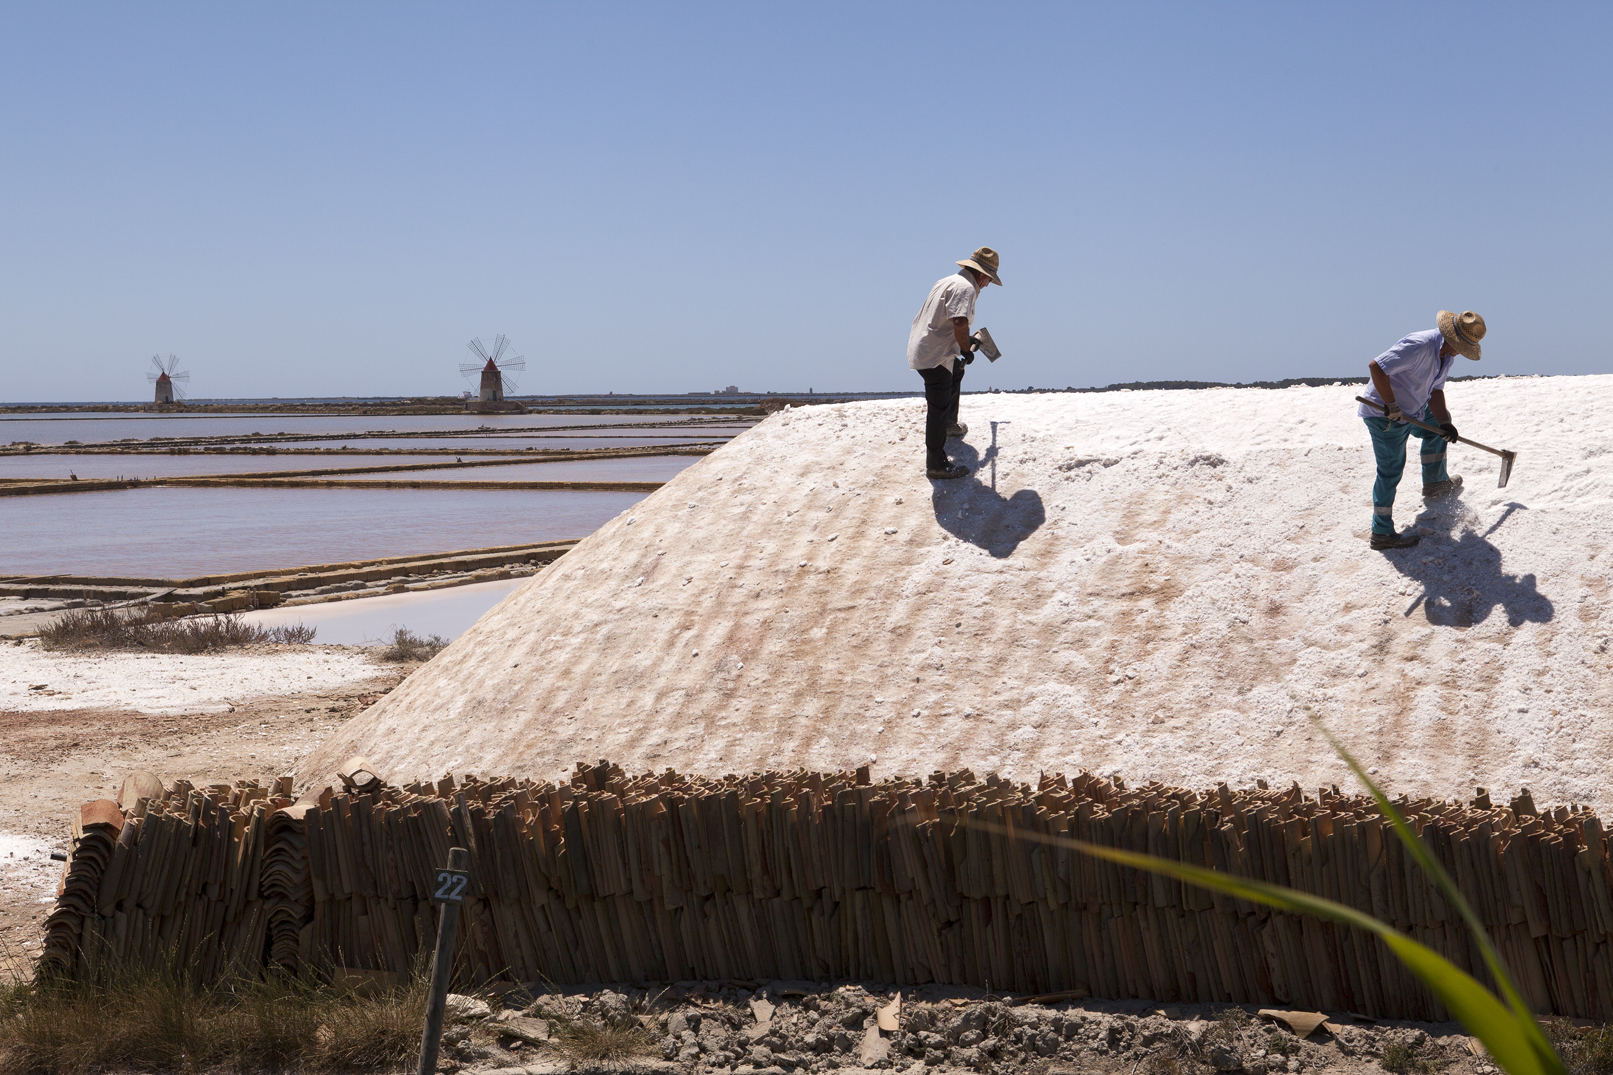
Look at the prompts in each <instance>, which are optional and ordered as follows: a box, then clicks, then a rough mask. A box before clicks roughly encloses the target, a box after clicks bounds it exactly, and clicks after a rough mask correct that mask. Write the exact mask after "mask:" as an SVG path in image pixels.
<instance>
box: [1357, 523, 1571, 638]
mask: <svg viewBox="0 0 1613 1075" xmlns="http://www.w3.org/2000/svg"><path fill="white" fill-rule="evenodd" d="M1519 510H1523V511H1528V510H1529V509H1528V508H1527V507H1526V506H1525V505H1523V504H1516V503H1513V504H1508V505H1507V510H1506V511H1504V512H1502V513H1501V518H1499V519H1497V520H1496V521H1495V523H1494V524H1493V525H1491V527H1490V528H1489V529H1488V530H1486V531H1484V533H1482V534H1481V533H1479V532H1478V531H1477V530H1475V529H1474V528H1473V527H1472V525H1471V524H1472V523H1473V522H1475V521H1476V519H1475V516H1474V515H1473V513H1472V512H1471V511H1470V510H1469V509H1468V508H1466V507H1465V506H1463V505H1462V503H1461V502H1460V501H1456V500H1452V501H1444V502H1441V501H1435V502H1432V503H1430V504H1428V505H1427V506H1426V507H1424V508H1423V510H1422V513H1421V514H1419V515H1418V516H1417V520H1416V527H1417V529H1418V530H1419V531H1422V532H1423V533H1425V534H1426V533H1429V532H1430V531H1431V532H1432V533H1433V536H1434V540H1433V542H1428V541H1425V542H1424V543H1423V544H1422V545H1421V546H1419V547H1418V548H1417V549H1415V550H1412V554H1411V555H1410V556H1393V555H1392V556H1389V557H1388V560H1389V562H1390V563H1392V564H1394V565H1395V569H1396V570H1397V571H1399V572H1400V573H1401V574H1402V575H1405V576H1406V577H1408V578H1410V579H1413V580H1415V581H1417V582H1419V583H1421V584H1422V587H1423V592H1422V593H1421V594H1420V595H1419V596H1418V597H1417V599H1416V600H1415V601H1413V602H1412V603H1411V605H1410V607H1408V608H1407V609H1406V611H1405V615H1407V616H1410V615H1411V614H1412V613H1414V612H1416V611H1417V608H1418V606H1419V605H1420V606H1421V607H1422V610H1423V615H1424V616H1425V617H1426V618H1427V620H1428V622H1429V623H1431V624H1433V625H1435V626H1436V627H1471V626H1473V625H1474V624H1477V623H1483V622H1484V621H1485V620H1487V619H1489V617H1490V613H1491V612H1493V611H1495V608H1496V606H1497V605H1499V606H1501V608H1503V609H1505V610H1506V614H1507V622H1508V623H1509V624H1511V625H1512V626H1513V627H1519V626H1522V625H1523V624H1525V623H1547V622H1549V621H1550V620H1551V618H1552V616H1553V615H1554V614H1555V612H1556V610H1555V609H1554V608H1553V606H1552V603H1551V599H1550V598H1548V597H1546V595H1545V594H1542V593H1541V592H1540V591H1539V590H1537V589H1536V588H1535V577H1534V576H1533V575H1509V574H1507V573H1506V572H1505V571H1503V570H1502V569H1501V550H1500V549H1497V548H1496V547H1495V546H1494V545H1492V544H1491V543H1490V540H1489V538H1490V535H1491V534H1493V533H1495V532H1496V531H1497V530H1499V529H1500V528H1501V526H1502V524H1504V523H1505V522H1506V521H1507V520H1508V519H1509V518H1511V517H1512V513H1513V512H1515V511H1519ZM1458 529H1460V533H1458V532H1457V530H1458ZM1435 560H1441V561H1443V564H1440V565H1436V564H1435V563H1434V561H1435Z"/></svg>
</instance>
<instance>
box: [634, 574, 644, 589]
mask: <svg viewBox="0 0 1613 1075" xmlns="http://www.w3.org/2000/svg"><path fill="white" fill-rule="evenodd" d="M633 585H634V586H643V585H644V576H643V575H640V576H639V577H638V581H637V582H635V583H633Z"/></svg>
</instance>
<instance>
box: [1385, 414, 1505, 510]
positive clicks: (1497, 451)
mask: <svg viewBox="0 0 1613 1075" xmlns="http://www.w3.org/2000/svg"><path fill="white" fill-rule="evenodd" d="M1355 401H1356V402H1357V403H1365V404H1366V405H1367V406H1368V407H1376V408H1378V410H1380V411H1382V412H1383V413H1385V414H1388V413H1389V408H1388V407H1386V406H1384V405H1383V404H1382V403H1374V402H1373V401H1372V400H1370V399H1367V398H1366V397H1364V396H1356V397H1355ZM1406 421H1408V422H1410V423H1411V424H1412V425H1414V426H1416V427H1418V428H1419V429H1426V430H1428V431H1429V432H1430V433H1438V434H1439V435H1440V436H1441V437H1443V436H1444V435H1445V431H1444V430H1443V429H1440V428H1439V427H1438V426H1431V425H1429V424H1428V423H1427V422H1419V421H1418V420H1417V419H1415V418H1407V419H1406ZM1456 440H1457V442H1458V443H1461V444H1471V445H1472V446H1473V447H1475V448H1478V449H1481V450H1482V451H1486V452H1489V453H1490V454H1491V455H1499V456H1500V457H1501V480H1500V481H1499V482H1497V483H1496V486H1495V487H1496V488H1497V489H1505V488H1506V487H1507V479H1509V478H1511V477H1512V464H1513V463H1515V462H1517V461H1518V453H1517V452H1509V451H1505V450H1503V449H1501V448H1492V447H1490V446H1489V445H1488V444H1480V443H1479V442H1478V441H1476V440H1469V439H1468V438H1466V437H1460V436H1459V437H1457V438H1456Z"/></svg>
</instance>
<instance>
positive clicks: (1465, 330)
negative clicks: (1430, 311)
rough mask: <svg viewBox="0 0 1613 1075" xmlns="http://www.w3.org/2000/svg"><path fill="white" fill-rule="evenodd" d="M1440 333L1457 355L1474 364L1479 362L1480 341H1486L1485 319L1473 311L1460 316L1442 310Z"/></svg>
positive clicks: (1440, 314)
mask: <svg viewBox="0 0 1613 1075" xmlns="http://www.w3.org/2000/svg"><path fill="white" fill-rule="evenodd" d="M1439 333H1440V335H1441V336H1444V337H1445V340H1446V342H1447V343H1449V344H1450V345H1451V349H1452V350H1454V351H1455V352H1456V353H1457V354H1459V355H1461V356H1462V357H1463V358H1471V359H1472V360H1473V361H1474V362H1477V361H1478V360H1479V341H1480V340H1482V339H1484V318H1482V317H1480V316H1479V315H1478V314H1476V313H1474V312H1473V311H1472V310H1466V311H1463V312H1462V313H1459V314H1453V313H1451V312H1450V311H1449V310H1441V311H1440V312H1439Z"/></svg>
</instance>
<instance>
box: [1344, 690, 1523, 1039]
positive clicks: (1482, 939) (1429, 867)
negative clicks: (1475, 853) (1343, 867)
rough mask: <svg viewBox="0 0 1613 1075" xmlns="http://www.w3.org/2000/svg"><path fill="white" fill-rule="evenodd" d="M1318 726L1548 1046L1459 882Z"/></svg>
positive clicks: (1518, 1013)
mask: <svg viewBox="0 0 1613 1075" xmlns="http://www.w3.org/2000/svg"><path fill="white" fill-rule="evenodd" d="M1315 723H1316V726H1317V728H1319V729H1320V730H1321V732H1322V734H1323V735H1325V736H1327V741H1328V743H1330V744H1331V745H1332V747H1333V750H1334V752H1335V753H1337V754H1338V756H1339V757H1340V758H1342V759H1343V760H1344V764H1346V765H1348V766H1349V767H1350V770H1351V771H1352V772H1354V773H1355V776H1356V779H1357V780H1359V781H1361V783H1362V785H1363V786H1365V787H1366V789H1367V790H1368V791H1369V792H1371V793H1372V797H1373V799H1374V800H1376V801H1377V804H1378V810H1379V811H1380V812H1382V814H1383V816H1384V817H1386V818H1388V819H1389V824H1390V825H1392V826H1393V827H1394V830H1395V835H1397V836H1399V837H1400V842H1401V843H1402V844H1404V845H1405V846H1406V850H1407V851H1408V852H1410V853H1411V857H1412V858H1413V859H1414V860H1415V861H1416V863H1417V865H1418V866H1419V867H1420V868H1421V869H1422V871H1423V872H1424V873H1426V874H1427V875H1428V876H1429V877H1432V878H1433V879H1434V883H1435V884H1436V885H1438V886H1439V890H1440V892H1441V893H1443V894H1444V896H1445V899H1446V901H1447V902H1448V903H1450V905H1451V906H1452V907H1454V908H1456V912H1457V913H1458V914H1459V915H1461V916H1462V921H1464V922H1466V923H1467V928H1468V929H1469V930H1470V931H1472V934H1473V938H1474V940H1476V941H1477V942H1478V946H1479V953H1480V955H1482V956H1483V957H1484V964H1485V966H1487V967H1489V969H1490V974H1491V976H1492V977H1493V978H1494V979H1495V982H1496V985H1497V986H1498V987H1499V988H1500V990H1501V996H1502V997H1503V998H1504V999H1505V1000H1506V1002H1507V1006H1508V1007H1510V1008H1511V1009H1512V1011H1513V1013H1514V1014H1515V1015H1516V1016H1517V1017H1518V1018H1519V1019H1522V1020H1525V1021H1526V1022H1527V1024H1528V1026H1529V1027H1530V1028H1531V1029H1532V1030H1533V1033H1534V1035H1535V1036H1537V1037H1538V1038H1539V1044H1540V1045H1542V1046H1545V1045H1546V1034H1545V1031H1543V1030H1541V1029H1540V1025H1539V1023H1537V1022H1536V1021H1535V1017H1534V1013H1533V1012H1531V1011H1530V1010H1529V1005H1528V1004H1526V1003H1525V1002H1524V999H1523V995H1522V994H1521V993H1520V992H1519V990H1518V987H1517V984H1516V983H1514V982H1513V980H1512V975H1511V974H1510V973H1508V971H1507V968H1506V964H1505V963H1503V962H1502V961H1501V953H1499V952H1497V951H1496V950H1495V944H1494V943H1493V942H1492V941H1491V940H1490V933H1489V931H1488V930H1486V929H1485V928H1484V923H1483V922H1481V921H1479V916H1478V915H1477V914H1475V913H1474V911H1473V908H1472V906H1471V905H1470V904H1469V903H1468V902H1467V898H1466V897H1465V896H1463V895H1462V892H1461V890H1460V889H1458V888H1457V887H1456V882H1455V881H1453V880H1452V879H1451V875H1450V874H1449V873H1447V872H1446V871H1445V867H1444V866H1443V865H1442V864H1441V863H1440V861H1439V859H1437V858H1435V857H1434V853H1433V852H1432V851H1431V850H1429V847H1428V845H1427V844H1425V843H1423V841H1422V840H1421V839H1420V838H1419V837H1418V835H1417V834H1416V833H1415V832H1413V831H1412V828H1411V823H1410V822H1408V821H1407V820H1406V818H1405V816H1404V815H1403V814H1401V812H1400V810H1399V809H1398V808H1397V807H1396V806H1395V805H1394V803H1392V802H1390V801H1389V797H1388V796H1387V795H1385V794H1384V793H1383V790H1382V789H1381V788H1379V787H1378V785H1377V784H1376V783H1374V782H1373V780H1372V778H1371V777H1369V776H1368V775H1367V773H1366V770H1365V769H1363V768H1361V763H1360V762H1358V761H1356V760H1355V758H1354V756H1352V755H1351V754H1350V752H1349V751H1348V750H1346V749H1345V747H1344V744H1343V743H1340V742H1339V741H1338V739H1337V738H1335V737H1334V735H1333V733H1332V732H1330V731H1328V730H1327V728H1326V727H1324V726H1323V725H1322V723H1321V721H1316V722H1315Z"/></svg>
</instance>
